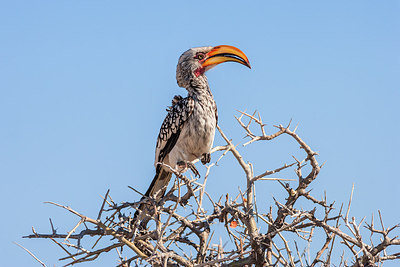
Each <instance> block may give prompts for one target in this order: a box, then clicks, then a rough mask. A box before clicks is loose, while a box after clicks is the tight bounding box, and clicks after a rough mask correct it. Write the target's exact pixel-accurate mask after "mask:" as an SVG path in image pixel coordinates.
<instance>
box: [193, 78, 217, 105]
mask: <svg viewBox="0 0 400 267" xmlns="http://www.w3.org/2000/svg"><path fill="white" fill-rule="evenodd" d="M186 90H187V91H188V95H189V96H191V97H193V98H194V99H196V100H199V101H201V100H213V99H214V97H213V95H212V93H211V90H210V86H209V85H208V80H207V77H206V76H205V75H202V76H200V77H197V78H196V79H192V80H190V82H189V86H188V87H187V88H186Z"/></svg>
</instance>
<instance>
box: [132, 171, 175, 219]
mask: <svg viewBox="0 0 400 267" xmlns="http://www.w3.org/2000/svg"><path fill="white" fill-rule="evenodd" d="M171 176H172V173H171V172H169V171H166V170H164V168H162V167H161V166H157V168H156V175H155V176H154V178H153V181H152V182H151V185H150V186H149V188H148V189H147V192H146V194H144V197H143V198H145V197H155V198H156V199H160V198H162V197H163V196H164V194H165V191H166V190H167V186H168V183H169V180H171ZM143 198H142V199H143ZM145 206H146V204H141V205H140V206H139V208H138V209H137V210H136V212H135V215H134V217H133V218H134V221H135V220H136V219H137V216H138V215H139V210H141V211H143V210H144V208H145Z"/></svg>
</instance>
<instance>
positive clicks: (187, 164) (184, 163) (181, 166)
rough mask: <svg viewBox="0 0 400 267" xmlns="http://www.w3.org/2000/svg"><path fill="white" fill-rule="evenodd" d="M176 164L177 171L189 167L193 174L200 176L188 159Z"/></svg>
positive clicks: (182, 170)
mask: <svg viewBox="0 0 400 267" xmlns="http://www.w3.org/2000/svg"><path fill="white" fill-rule="evenodd" d="M176 166H177V167H178V171H179V172H184V171H186V169H190V170H191V171H192V172H193V173H194V176H196V177H197V176H198V177H200V173H199V171H198V170H197V169H196V167H195V166H194V164H193V163H191V162H190V161H179V162H178V163H176Z"/></svg>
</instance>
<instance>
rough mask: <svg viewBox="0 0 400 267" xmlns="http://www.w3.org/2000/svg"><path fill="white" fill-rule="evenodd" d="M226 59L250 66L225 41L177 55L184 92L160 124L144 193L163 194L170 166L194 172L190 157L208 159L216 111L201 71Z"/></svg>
mask: <svg viewBox="0 0 400 267" xmlns="http://www.w3.org/2000/svg"><path fill="white" fill-rule="evenodd" d="M227 61H233V62H237V63H240V64H243V65H245V66H247V67H249V68H250V63H249V60H248V59H247V57H246V55H245V54H244V53H243V52H242V51H241V50H239V49H238V48H236V47H233V46H228V45H220V46H215V47H211V46H207V47H196V48H191V49H189V50H187V51H186V52H184V53H183V54H182V55H181V57H180V58H179V62H178V65H177V68H176V80H177V82H178V85H179V86H180V87H183V88H185V89H186V90H187V91H188V96H187V97H185V98H183V97H181V96H175V97H174V99H173V100H172V106H171V107H170V108H169V109H168V114H167V116H166V118H165V119H164V122H163V124H162V125H161V129H160V133H159V135H158V139H157V146H156V154H155V167H156V175H155V176H154V179H153V181H152V183H151V185H150V187H149V189H148V190H147V192H146V194H145V195H146V196H148V197H149V196H150V197H153V198H155V199H159V198H160V197H162V196H163V195H164V193H165V190H166V188H167V185H168V183H169V180H170V179H171V175H172V172H171V169H170V168H173V169H176V170H178V171H184V170H186V169H187V168H190V169H191V170H192V171H193V172H194V174H195V175H198V171H197V170H196V168H195V167H194V166H193V164H192V163H191V161H193V160H195V159H198V158H200V159H201V162H202V163H203V164H206V163H209V162H210V149H211V147H212V144H213V141H214V133H215V127H216V125H217V120H218V115H217V105H216V104H215V101H214V98H213V95H212V93H211V90H210V87H209V85H208V81H207V77H206V76H205V72H206V71H208V70H209V69H211V68H213V67H215V66H216V65H218V64H220V63H223V62H227ZM160 163H162V164H160ZM169 167H170V168H169ZM139 209H141V208H139ZM135 217H136V216H135Z"/></svg>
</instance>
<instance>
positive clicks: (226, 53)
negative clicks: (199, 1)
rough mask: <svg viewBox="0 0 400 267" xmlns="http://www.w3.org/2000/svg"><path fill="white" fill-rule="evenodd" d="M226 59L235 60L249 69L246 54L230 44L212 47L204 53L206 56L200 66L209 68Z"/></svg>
mask: <svg viewBox="0 0 400 267" xmlns="http://www.w3.org/2000/svg"><path fill="white" fill-rule="evenodd" d="M227 61H233V62H237V63H240V64H242V65H245V66H246V67H248V68H250V69H251V67H250V62H249V60H248V59H247V57H246V55H245V54H244V53H243V52H242V51H241V50H240V49H239V48H236V47H234V46H230V45H219V46H216V47H214V48H213V49H212V50H211V51H210V52H208V53H207V54H206V58H205V59H204V61H203V62H202V64H201V66H202V67H203V68H204V69H206V68H207V69H210V68H212V67H214V66H216V65H218V64H221V63H223V62H227Z"/></svg>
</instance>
